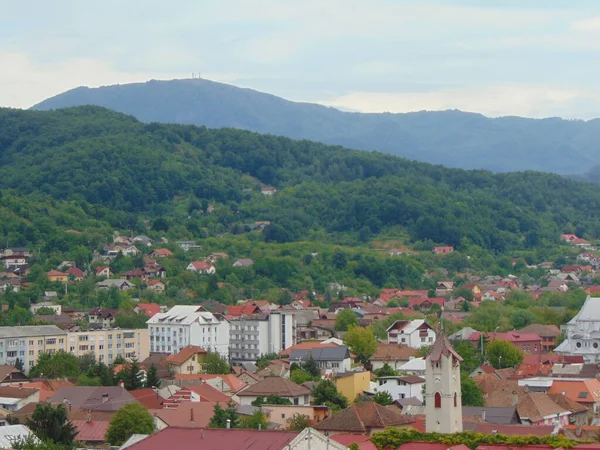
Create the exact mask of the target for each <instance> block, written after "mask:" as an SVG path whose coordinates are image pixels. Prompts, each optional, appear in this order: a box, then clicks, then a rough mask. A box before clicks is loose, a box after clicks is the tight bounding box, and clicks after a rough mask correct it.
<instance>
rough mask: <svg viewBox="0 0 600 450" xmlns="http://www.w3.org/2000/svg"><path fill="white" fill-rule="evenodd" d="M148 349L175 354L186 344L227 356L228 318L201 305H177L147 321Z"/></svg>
mask: <svg viewBox="0 0 600 450" xmlns="http://www.w3.org/2000/svg"><path fill="white" fill-rule="evenodd" d="M147 324H148V331H149V334H150V352H166V353H171V354H175V353H178V352H179V351H180V350H181V349H182V348H183V347H185V346H187V345H198V346H200V347H202V348H203V349H206V350H211V351H217V352H219V354H221V355H222V356H226V357H227V356H229V321H228V320H227V319H225V318H224V317H222V316H219V317H217V316H215V315H214V314H212V313H211V312H208V311H207V310H206V309H204V308H203V307H202V306H198V305H177V306H173V307H172V308H171V309H170V310H169V311H167V312H165V313H158V314H155V315H154V316H153V317H151V318H150V319H149V320H148V322H147Z"/></svg>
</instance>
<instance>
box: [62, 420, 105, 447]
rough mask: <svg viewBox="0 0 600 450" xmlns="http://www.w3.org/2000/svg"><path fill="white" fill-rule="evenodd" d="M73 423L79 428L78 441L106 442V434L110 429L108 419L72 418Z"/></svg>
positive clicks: (76, 438)
mask: <svg viewBox="0 0 600 450" xmlns="http://www.w3.org/2000/svg"><path fill="white" fill-rule="evenodd" d="M71 423H72V424H73V425H74V426H75V428H76V429H77V436H76V437H75V440H76V441H80V442H104V436H105V435H106V431H107V430H108V425H109V422H108V421H95V420H90V421H89V422H88V421H87V420H72V421H71Z"/></svg>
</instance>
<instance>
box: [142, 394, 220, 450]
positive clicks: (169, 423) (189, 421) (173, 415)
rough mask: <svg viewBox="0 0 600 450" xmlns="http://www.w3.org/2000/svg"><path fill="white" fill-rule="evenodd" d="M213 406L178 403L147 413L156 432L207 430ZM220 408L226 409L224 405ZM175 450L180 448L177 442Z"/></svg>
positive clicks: (201, 403)
mask: <svg viewBox="0 0 600 450" xmlns="http://www.w3.org/2000/svg"><path fill="white" fill-rule="evenodd" d="M215 404H216V403H214V402H208V401H200V402H198V401H196V402H190V401H188V402H183V403H180V404H179V405H178V406H177V407H173V408H156V409H149V410H148V412H149V413H150V414H151V415H152V417H153V418H154V425H155V428H156V429H157V430H158V431H160V430H164V429H165V428H168V427H169V428H168V429H170V427H177V428H196V427H198V429H199V428H206V429H209V427H208V424H209V422H210V419H211V418H212V416H213V415H214V408H215ZM221 406H222V407H224V408H226V407H227V406H226V404H222V405H221ZM134 448H135V446H134ZM177 448H180V443H179V442H177Z"/></svg>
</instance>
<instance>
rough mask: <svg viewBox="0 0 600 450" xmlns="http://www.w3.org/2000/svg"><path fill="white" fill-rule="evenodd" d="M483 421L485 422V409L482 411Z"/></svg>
mask: <svg viewBox="0 0 600 450" xmlns="http://www.w3.org/2000/svg"><path fill="white" fill-rule="evenodd" d="M481 420H483V421H484V422H485V409H484V410H483V411H481Z"/></svg>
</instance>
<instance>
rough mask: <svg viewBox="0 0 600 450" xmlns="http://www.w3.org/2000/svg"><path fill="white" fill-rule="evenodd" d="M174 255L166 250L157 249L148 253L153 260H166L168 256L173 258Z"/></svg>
mask: <svg viewBox="0 0 600 450" xmlns="http://www.w3.org/2000/svg"><path fill="white" fill-rule="evenodd" d="M173 255H174V253H173V252H172V251H171V250H169V249H168V248H157V249H155V250H153V251H152V253H150V256H152V257H153V258H168V257H169V256H173Z"/></svg>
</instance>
